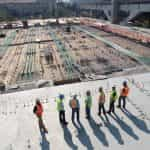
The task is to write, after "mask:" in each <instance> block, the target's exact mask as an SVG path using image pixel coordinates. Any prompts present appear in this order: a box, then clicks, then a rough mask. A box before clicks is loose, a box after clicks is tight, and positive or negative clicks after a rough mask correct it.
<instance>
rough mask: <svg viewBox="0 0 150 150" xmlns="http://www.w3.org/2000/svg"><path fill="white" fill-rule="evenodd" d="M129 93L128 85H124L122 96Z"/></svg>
mask: <svg viewBox="0 0 150 150" xmlns="http://www.w3.org/2000/svg"><path fill="white" fill-rule="evenodd" d="M128 94H129V88H128V87H124V88H122V90H121V96H128Z"/></svg>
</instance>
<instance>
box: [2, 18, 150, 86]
mask: <svg viewBox="0 0 150 150" xmlns="http://www.w3.org/2000/svg"><path fill="white" fill-rule="evenodd" d="M19 24H20V23H18V22H17V23H16V22H15V23H14V24H13V25H12V24H11V26H8V25H7V28H6V25H5V24H4V23H3V24H1V34H3V35H4V36H1V38H0V81H1V83H2V84H3V85H5V87H11V86H13V85H17V86H16V88H19V87H22V89H23V88H24V87H25V86H27V88H29V87H30V88H35V87H36V83H37V82H38V81H40V80H43V81H46V83H47V82H50V83H51V85H61V84H66V83H73V82H82V81H89V80H99V79H105V78H110V77H114V76H120V75H128V74H133V73H141V72H148V71H149V65H150V36H149V31H148V30H144V31H143V30H141V29H135V28H132V29H131V28H129V27H121V26H119V25H111V24H107V23H102V22H100V21H99V20H95V19H90V18H70V19H60V20H57V19H56V20H52V19H51V20H50V19H49V20H29V21H28V23H26V24H25V23H24V24H23V25H24V26H21V25H20V26H19Z"/></svg>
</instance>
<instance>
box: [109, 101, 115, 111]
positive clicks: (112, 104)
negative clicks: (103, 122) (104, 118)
mask: <svg viewBox="0 0 150 150" xmlns="http://www.w3.org/2000/svg"><path fill="white" fill-rule="evenodd" d="M111 112H115V101H112V102H110V105H109V111H108V113H111Z"/></svg>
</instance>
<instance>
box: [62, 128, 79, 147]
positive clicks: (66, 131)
mask: <svg viewBox="0 0 150 150" xmlns="http://www.w3.org/2000/svg"><path fill="white" fill-rule="evenodd" d="M62 128H63V132H64V139H65V141H66V143H67V144H68V146H69V147H70V148H71V149H72V150H77V149H78V147H77V146H76V145H75V144H74V143H73V141H72V135H71V132H70V130H69V129H68V127H67V126H62Z"/></svg>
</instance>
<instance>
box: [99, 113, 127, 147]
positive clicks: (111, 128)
mask: <svg viewBox="0 0 150 150" xmlns="http://www.w3.org/2000/svg"><path fill="white" fill-rule="evenodd" d="M100 118H101V120H102V121H103V123H104V125H105V127H106V128H107V129H108V130H109V132H110V133H111V134H112V136H113V137H114V138H115V139H116V140H117V142H118V143H119V144H120V145H123V144H124V141H123V139H122V136H121V134H120V132H119V129H118V128H117V127H115V125H113V124H112V123H111V122H110V121H109V119H108V117H107V116H106V117H105V118H106V119H104V118H103V117H102V116H101V117H100Z"/></svg>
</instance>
